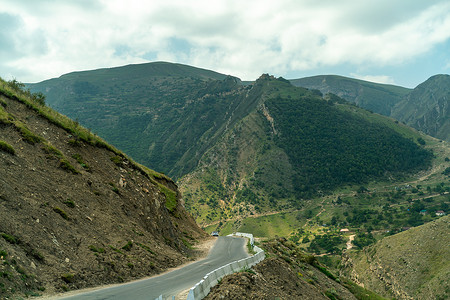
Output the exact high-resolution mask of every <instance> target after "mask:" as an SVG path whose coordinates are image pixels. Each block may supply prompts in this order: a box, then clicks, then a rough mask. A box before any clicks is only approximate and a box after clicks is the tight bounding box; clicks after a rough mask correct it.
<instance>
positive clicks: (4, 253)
mask: <svg viewBox="0 0 450 300" xmlns="http://www.w3.org/2000/svg"><path fill="white" fill-rule="evenodd" d="M7 256H8V253H7V252H6V251H5V250H0V257H3V258H5V257H7Z"/></svg>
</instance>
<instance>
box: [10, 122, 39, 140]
mask: <svg viewBox="0 0 450 300" xmlns="http://www.w3.org/2000/svg"><path fill="white" fill-rule="evenodd" d="M14 124H15V126H16V128H17V130H19V132H20V134H21V135H22V137H23V139H24V140H25V141H26V142H27V143H29V144H31V145H34V144H37V143H39V142H41V141H42V140H43V139H42V138H41V137H40V136H37V135H36V134H34V133H33V132H31V130H29V129H28V128H27V127H26V126H25V124H23V123H22V122H19V121H16V122H14Z"/></svg>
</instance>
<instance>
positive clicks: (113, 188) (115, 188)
mask: <svg viewBox="0 0 450 300" xmlns="http://www.w3.org/2000/svg"><path fill="white" fill-rule="evenodd" d="M109 185H110V186H111V188H112V191H113V192H114V193H116V194H117V195H120V191H119V188H118V187H117V186H116V185H115V184H114V183H112V182H110V183H109Z"/></svg>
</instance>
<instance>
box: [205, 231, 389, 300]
mask: <svg viewBox="0 0 450 300" xmlns="http://www.w3.org/2000/svg"><path fill="white" fill-rule="evenodd" d="M262 247H263V248H264V249H265V250H266V254H268V255H269V256H270V258H266V259H265V260H264V261H262V262H261V263H259V264H258V265H256V266H254V267H253V268H252V269H248V270H243V271H242V272H240V273H235V274H233V275H230V276H226V277H224V278H223V279H222V281H221V282H220V284H218V285H217V286H216V287H214V288H212V290H211V292H210V293H209V294H208V296H207V297H206V298H205V299H311V300H312V299H374V300H375V299H382V298H381V297H378V296H377V295H375V294H373V293H372V292H370V291H367V290H364V289H362V288H360V287H358V286H356V285H355V284H354V283H352V282H350V281H348V280H346V279H342V280H341V279H339V278H337V277H336V276H335V275H333V274H332V273H330V272H329V271H328V270H327V269H326V268H324V267H323V266H322V265H321V264H319V263H318V262H317V261H316V259H315V258H314V257H313V256H310V255H307V254H305V253H303V252H302V251H300V250H299V249H298V248H297V247H295V246H294V245H293V243H291V242H289V241H287V240H285V239H283V238H280V239H276V240H271V241H269V242H265V243H263V244H262ZM361 295H364V296H365V298H361Z"/></svg>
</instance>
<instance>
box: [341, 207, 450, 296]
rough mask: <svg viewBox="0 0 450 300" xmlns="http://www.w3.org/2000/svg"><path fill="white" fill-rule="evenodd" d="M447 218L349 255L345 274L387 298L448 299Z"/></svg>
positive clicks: (449, 218)
mask: <svg viewBox="0 0 450 300" xmlns="http://www.w3.org/2000/svg"><path fill="white" fill-rule="evenodd" d="M449 225H450V217H449V216H446V217H442V218H440V219H438V220H436V221H434V222H430V223H427V224H425V225H422V226H419V227H416V228H411V229H409V230H407V231H405V232H402V233H399V234H396V235H393V236H390V237H387V238H384V239H383V240H381V241H379V242H378V243H376V244H375V245H373V246H370V247H368V248H366V249H365V250H364V251H361V252H352V253H349V257H350V259H349V260H348V261H347V267H348V268H347V271H348V272H349V273H352V274H354V275H355V276H353V277H354V279H356V280H357V281H359V282H361V283H363V284H364V286H366V287H367V288H369V289H371V290H374V291H376V292H378V293H380V294H382V295H384V296H387V297H395V298H398V299H404V298H407V297H412V298H414V299H447V298H448V297H449V296H450V285H449V282H448V278H449V276H450V262H449V260H448V257H449V255H450V247H449V246H448V245H449V244H450V239H449V234H448V232H449V229H450V226H449Z"/></svg>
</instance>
